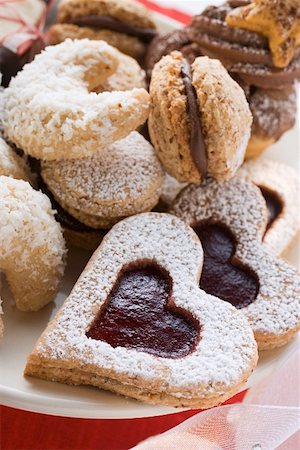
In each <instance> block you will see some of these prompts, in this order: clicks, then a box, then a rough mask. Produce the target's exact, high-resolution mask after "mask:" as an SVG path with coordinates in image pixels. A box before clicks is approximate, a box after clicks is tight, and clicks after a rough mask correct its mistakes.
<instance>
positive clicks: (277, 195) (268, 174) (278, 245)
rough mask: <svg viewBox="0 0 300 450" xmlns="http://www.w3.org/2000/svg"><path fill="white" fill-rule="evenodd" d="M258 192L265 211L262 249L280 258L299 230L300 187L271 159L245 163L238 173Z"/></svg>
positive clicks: (291, 173) (288, 170) (288, 171)
mask: <svg viewBox="0 0 300 450" xmlns="http://www.w3.org/2000/svg"><path fill="white" fill-rule="evenodd" d="M238 174H239V175H241V176H246V177H248V178H250V180H251V181H253V183H255V184H256V185H257V186H258V187H259V188H260V190H261V192H262V194H263V196H264V199H265V201H266V204H267V208H268V222H267V228H266V231H265V234H264V236H263V243H264V245H265V246H266V247H267V248H268V249H269V250H271V251H272V252H273V253H275V254H276V255H278V256H280V255H282V254H284V253H286V251H287V250H288V249H289V247H290V245H291V243H292V241H293V240H294V238H295V237H296V236H297V235H298V233H299V230H300V214H299V198H300V184H299V178H298V174H297V172H296V171H295V170H294V169H293V168H292V167H290V166H287V165H286V164H283V163H280V162H278V161H273V160H271V159H262V158H258V159H255V160H253V161H247V162H246V163H245V164H244V165H243V166H242V167H241V169H240V171H239V172H238Z"/></svg>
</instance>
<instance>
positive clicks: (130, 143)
mask: <svg viewBox="0 0 300 450" xmlns="http://www.w3.org/2000/svg"><path fill="white" fill-rule="evenodd" d="M40 174H41V178H42V180H43V182H44V183H45V184H46V186H47V189H48V190H49V191H50V192H51V193H52V195H53V196H54V198H55V200H56V201H57V202H58V203H59V204H60V206H61V207H63V209H64V210H65V211H67V213H68V214H69V215H71V216H73V218H75V219H76V220H77V221H79V222H80V223H81V224H82V228H83V230H82V231H83V232H85V233H86V232H88V231H89V229H91V231H93V230H94V231H95V230H99V231H100V232H101V229H109V228H111V226H112V225H113V224H115V223H116V222H118V221H119V220H121V219H122V218H124V217H128V216H131V215H133V214H137V213H140V212H144V211H150V210H151V209H152V208H153V207H154V206H156V204H157V203H158V201H159V197H160V193H161V189H162V184H163V182H164V171H163V168H162V166H161V164H160V162H159V160H158V158H157V156H156V154H155V152H154V149H153V147H152V145H151V144H149V142H147V141H146V140H145V139H144V138H143V136H142V135H141V134H139V133H137V132H132V133H130V134H129V135H128V136H127V137H126V138H125V139H122V140H120V141H117V142H115V143H113V144H111V145H109V146H107V147H106V148H103V149H102V150H101V152H98V153H96V154H95V155H93V156H91V157H86V158H82V159H80V160H78V159H77V160H66V161H44V162H42V163H41V171H40ZM62 224H63V218H62ZM66 227H67V228H68V223H66ZM84 227H87V228H86V230H84ZM71 229H72V227H71V228H70V227H69V233H71ZM75 231H76V230H75ZM77 231H78V232H79V231H80V230H79V229H78V230H77Z"/></svg>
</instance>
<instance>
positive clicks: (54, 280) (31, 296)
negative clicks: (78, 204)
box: [0, 176, 65, 311]
mask: <svg viewBox="0 0 300 450" xmlns="http://www.w3.org/2000/svg"><path fill="white" fill-rule="evenodd" d="M0 211H1V214H0V272H4V273H5V275H6V278H7V280H8V283H9V286H10V289H11V291H12V294H13V297H14V300H15V303H16V306H17V308H18V309H20V310H22V311H36V310H38V309H40V308H42V307H43V306H44V305H46V304H47V303H49V302H50V301H51V300H53V298H54V296H55V294H56V292H57V289H58V286H59V283H60V280H61V278H62V275H63V271H64V259H65V243H64V239H63V235H62V231H61V228H60V225H59V224H58V223H57V222H56V220H55V219H54V212H53V211H52V209H51V205H50V201H49V199H48V198H47V197H46V196H45V195H44V194H42V193H41V192H37V191H35V190H34V189H33V188H32V187H31V186H30V184H29V183H27V182H25V181H23V180H14V179H13V178H10V177H5V176H0Z"/></svg>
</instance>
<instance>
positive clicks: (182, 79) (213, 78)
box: [148, 51, 252, 183]
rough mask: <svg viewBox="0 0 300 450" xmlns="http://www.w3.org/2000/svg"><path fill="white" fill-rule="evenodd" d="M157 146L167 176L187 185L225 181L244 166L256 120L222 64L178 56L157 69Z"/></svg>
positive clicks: (152, 125) (153, 132)
mask: <svg viewBox="0 0 300 450" xmlns="http://www.w3.org/2000/svg"><path fill="white" fill-rule="evenodd" d="M150 96H151V100H152V109H151V113H150V116H149V121H148V126H149V133H150V137H151V141H152V143H153V145H154V146H155V149H156V150H157V152H158V155H159V158H160V160H161V161H162V163H163V165H164V167H165V168H166V170H167V172H168V173H169V174H170V175H171V176H173V177H174V178H176V179H177V180H178V181H181V182H191V183H199V182H200V181H201V180H202V179H203V177H204V176H205V175H209V176H211V177H213V178H215V179H217V180H219V181H221V180H226V179H229V178H231V177H233V176H234V174H235V172H236V171H237V169H238V168H239V166H240V165H241V164H242V162H243V160H244V156H245V151H246V148H247V143H248V140H249V137H250V132H251V122H252V116H251V112H250V109H249V106H248V103H247V100H246V97H245V94H244V92H243V90H242V89H241V88H240V86H239V85H238V84H237V83H236V82H235V81H234V80H233V79H232V78H231V77H230V76H229V75H228V73H227V71H226V70H225V69H224V67H223V66H222V64H221V63H220V62H219V61H217V60H212V59H209V58H207V57H198V58H196V59H195V61H194V63H193V64H192V65H191V66H190V65H189V63H188V62H187V60H186V59H185V58H184V56H183V55H182V53H180V52H177V51H174V52H172V53H171V54H170V55H167V56H165V57H163V58H162V59H161V60H160V61H159V62H158V63H157V64H156V65H155V67H154V69H153V72H152V79H151V83H150Z"/></svg>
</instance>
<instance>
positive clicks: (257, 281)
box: [170, 177, 300, 350]
mask: <svg viewBox="0 0 300 450" xmlns="http://www.w3.org/2000/svg"><path fill="white" fill-rule="evenodd" d="M170 212H171V213H173V214H175V215H177V216H179V217H180V218H182V219H183V220H184V221H185V222H186V223H187V224H189V225H191V226H192V227H193V228H194V230H195V231H196V233H197V234H198V237H199V239H200V241H201V243H202V247H203V250H204V265H203V270H202V275H201V279H200V287H201V289H203V290H204V291H205V292H207V293H209V294H212V295H216V296H217V297H219V298H221V299H223V300H225V301H226V302H229V303H231V304H232V305H234V306H236V307H237V308H238V309H241V310H242V311H243V312H244V314H245V316H246V317H247V319H248V320H249V323H250V324H251V326H252V329H253V331H254V336H255V338H256V340H257V343H258V347H259V349H261V350H265V349H272V348H276V347H280V346H282V345H284V344H286V343H287V342H289V341H290V340H291V339H292V338H293V337H294V336H295V334H296V332H297V331H298V330H299V328H300V308H299V306H300V305H299V299H300V278H299V274H298V272H297V271H296V270H295V269H294V268H292V267H291V266H289V265H288V264H287V263H286V262H285V261H283V260H281V259H278V258H277V257H276V256H275V255H273V254H272V253H271V252H269V250H268V249H267V248H266V246H264V245H262V239H263V236H264V233H265V231H266V227H267V209H266V202H265V200H264V198H263V196H262V194H261V192H260V190H259V188H258V187H257V186H255V185H254V184H253V183H252V182H251V181H250V180H247V179H245V178H243V177H236V178H234V179H232V180H229V181H226V182H224V183H217V182H216V181H214V180H212V179H207V180H205V182H204V183H202V184H201V186H198V187H197V186H193V185H190V186H188V187H187V188H185V189H184V190H183V191H182V192H181V193H180V194H179V196H178V197H177V198H176V200H175V202H174V204H173V207H172V208H171V211H170Z"/></svg>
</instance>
